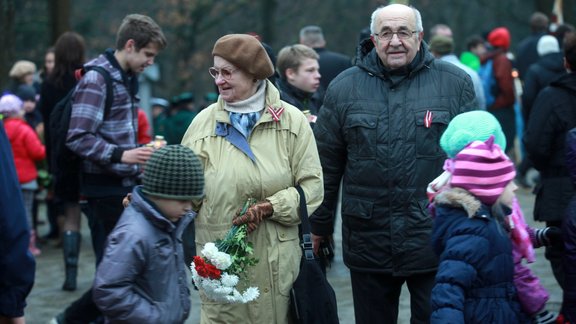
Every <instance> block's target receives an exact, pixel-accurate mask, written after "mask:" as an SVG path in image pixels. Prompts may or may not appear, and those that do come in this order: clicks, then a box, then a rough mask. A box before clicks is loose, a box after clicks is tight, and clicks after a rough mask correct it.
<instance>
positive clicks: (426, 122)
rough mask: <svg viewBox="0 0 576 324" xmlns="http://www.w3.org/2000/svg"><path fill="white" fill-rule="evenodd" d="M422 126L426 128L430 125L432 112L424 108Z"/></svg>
mask: <svg viewBox="0 0 576 324" xmlns="http://www.w3.org/2000/svg"><path fill="white" fill-rule="evenodd" d="M424 126H426V128H430V126H432V112H431V111H430V110H426V115H424Z"/></svg>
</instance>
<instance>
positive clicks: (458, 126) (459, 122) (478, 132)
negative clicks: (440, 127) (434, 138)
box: [440, 110, 506, 158]
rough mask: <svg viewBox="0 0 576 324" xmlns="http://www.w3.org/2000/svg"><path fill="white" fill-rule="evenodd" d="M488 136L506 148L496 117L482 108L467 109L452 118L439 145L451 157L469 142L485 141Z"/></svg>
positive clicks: (503, 148)
mask: <svg viewBox="0 0 576 324" xmlns="http://www.w3.org/2000/svg"><path fill="white" fill-rule="evenodd" d="M490 136H494V142H495V143H496V144H498V145H499V146H500V148H502V150H506V136H504V132H503V131H502V127H501V126H500V123H499V122H498V120H497V119H496V117H494V115H492V114H491V113H489V112H487V111H484V110H474V111H469V112H465V113H462V114H459V115H457V116H456V117H454V118H452V120H451V121H450V123H449V124H448V128H446V130H445V131H444V134H442V136H441V137H440V147H442V149H443V150H444V152H446V154H447V155H448V157H450V158H453V157H454V156H456V154H457V153H458V152H460V150H462V149H463V148H464V147H466V145H468V144H470V143H471V142H473V141H486V140H487V139H488V138H489V137H490Z"/></svg>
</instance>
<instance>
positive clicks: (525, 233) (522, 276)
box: [427, 111, 559, 323]
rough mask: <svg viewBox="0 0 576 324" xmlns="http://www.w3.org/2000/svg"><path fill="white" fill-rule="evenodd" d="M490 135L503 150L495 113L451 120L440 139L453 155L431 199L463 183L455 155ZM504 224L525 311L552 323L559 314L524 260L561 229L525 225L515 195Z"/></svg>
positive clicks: (487, 195) (433, 185)
mask: <svg viewBox="0 0 576 324" xmlns="http://www.w3.org/2000/svg"><path fill="white" fill-rule="evenodd" d="M490 137H493V138H494V143H495V145H498V146H499V147H500V148H501V149H502V150H505V149H506V139H505V137H504V134H503V132H502V129H501V127H500V124H499V123H498V121H497V120H496V118H495V117H494V116H493V115H492V114H490V113H488V112H486V111H471V112H467V113H463V114H460V115H458V116H456V117H455V118H453V119H452V121H451V122H450V124H449V125H448V128H447V129H446V131H445V132H444V134H443V135H442V137H441V139H440V145H441V147H442V148H443V149H444V151H445V152H446V154H447V155H448V157H449V158H450V159H449V160H447V161H446V163H445V167H444V169H445V170H447V171H445V172H444V173H443V174H442V175H441V176H439V177H438V178H437V179H435V180H434V181H433V182H432V183H431V184H430V185H429V186H428V190H427V191H428V196H429V198H430V201H431V202H434V200H435V199H434V198H435V196H436V195H437V194H438V192H440V191H442V190H443V189H446V188H449V187H450V185H449V182H452V181H456V183H461V182H463V181H462V178H459V179H458V177H456V178H457V179H455V180H454V179H452V172H451V171H454V170H453V168H454V164H455V162H454V161H455V160H454V158H455V156H456V155H457V154H458V153H459V152H461V151H462V149H463V148H465V147H466V146H467V145H468V144H469V143H470V142H473V141H474V140H481V141H485V140H487V139H488V138H490ZM458 163H459V164H461V163H462V162H461V161H460V162H458ZM476 180H479V179H476ZM489 180H490V179H485V180H484V179H482V181H489ZM464 182H465V181H464ZM462 185H463V186H464V187H466V186H471V185H470V184H466V183H464V184H462ZM472 187H474V186H472ZM471 191H476V192H477V193H478V194H479V195H480V196H484V198H483V199H485V200H488V201H490V200H493V199H494V197H493V196H492V197H490V193H489V191H481V192H478V191H477V190H476V189H475V188H471ZM431 206H432V207H431V211H432V212H433V213H434V212H435V208H434V205H433V204H432V205H431ZM505 223H506V228H507V230H508V231H509V232H510V237H511V239H512V245H513V248H512V249H513V252H512V256H513V260H514V266H515V268H514V284H515V286H516V289H517V290H518V298H519V300H520V305H521V306H522V310H523V311H524V313H526V314H528V315H529V316H530V317H532V319H533V322H534V323H553V322H554V321H555V318H556V316H557V314H556V313H553V312H549V311H547V310H546V308H545V307H546V302H547V301H548V299H549V294H548V292H547V291H546V289H545V288H544V287H543V286H542V285H541V283H540V280H539V279H538V277H536V276H535V275H534V274H533V273H532V271H531V270H530V268H529V267H527V266H526V265H524V264H523V263H522V259H526V260H527V261H528V262H529V263H531V262H534V261H535V257H534V249H533V247H540V246H543V245H549V244H550V243H551V241H552V240H553V239H554V237H553V236H554V235H556V234H558V233H559V230H558V229H557V228H544V229H533V228H530V227H529V226H528V225H526V222H525V220H524V216H523V214H522V210H521V208H520V205H519V203H518V200H517V198H516V197H514V199H513V202H512V210H511V212H510V213H509V215H508V217H507V219H506V221H505ZM556 236H557V235H556Z"/></svg>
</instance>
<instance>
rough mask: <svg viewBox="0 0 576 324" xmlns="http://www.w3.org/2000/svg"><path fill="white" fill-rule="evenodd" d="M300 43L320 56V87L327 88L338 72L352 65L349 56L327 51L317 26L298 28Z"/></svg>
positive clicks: (320, 29) (320, 30) (322, 35)
mask: <svg viewBox="0 0 576 324" xmlns="http://www.w3.org/2000/svg"><path fill="white" fill-rule="evenodd" d="M300 44H302V45H306V46H308V47H311V48H313V49H314V50H315V51H316V53H318V55H319V56H320V58H319V59H318V64H320V75H322V78H321V79H320V85H321V86H322V89H324V90H326V89H328V85H329V84H330V82H331V81H332V80H333V79H334V78H335V77H336V76H337V75H338V74H340V72H342V71H344V70H346V69H347V68H349V67H351V66H352V60H351V59H350V57H348V56H346V55H344V54H340V53H336V52H333V51H329V50H327V49H326V40H325V39H324V34H323V33H322V28H320V27H319V26H306V27H304V28H302V29H301V30H300Z"/></svg>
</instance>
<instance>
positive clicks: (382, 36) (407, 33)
mask: <svg viewBox="0 0 576 324" xmlns="http://www.w3.org/2000/svg"><path fill="white" fill-rule="evenodd" d="M416 33H417V31H415V30H414V31H411V30H404V29H403V30H399V31H395V32H393V31H391V30H384V31H382V32H381V33H374V36H376V37H378V39H379V40H381V41H390V40H392V37H394V34H396V36H398V38H399V39H401V40H406V39H409V38H410V37H412V35H414V34H416Z"/></svg>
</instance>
